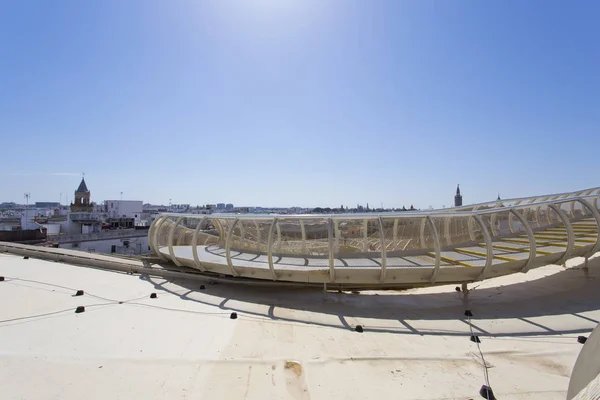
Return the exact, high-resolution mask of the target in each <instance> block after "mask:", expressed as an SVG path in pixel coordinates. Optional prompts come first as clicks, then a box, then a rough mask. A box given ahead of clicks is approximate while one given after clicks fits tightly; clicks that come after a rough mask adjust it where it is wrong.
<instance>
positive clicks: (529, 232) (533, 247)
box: [509, 208, 537, 273]
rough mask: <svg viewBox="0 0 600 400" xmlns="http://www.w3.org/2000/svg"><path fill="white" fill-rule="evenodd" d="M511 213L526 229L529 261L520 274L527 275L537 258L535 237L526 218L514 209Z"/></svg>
mask: <svg viewBox="0 0 600 400" xmlns="http://www.w3.org/2000/svg"><path fill="white" fill-rule="evenodd" d="M509 211H510V213H511V214H513V215H514V216H515V217H517V219H518V220H519V222H521V225H522V226H523V229H525V232H526V233H527V238H528V239H529V259H527V263H526V264H525V265H524V266H523V268H521V270H520V271H519V272H522V273H525V272H527V271H529V270H530V269H531V267H532V266H533V262H534V260H535V257H536V256H537V244H536V242H535V236H534V235H533V229H531V226H529V223H528V222H527V220H526V219H525V218H523V216H522V215H521V214H519V213H518V212H516V211H515V210H514V209H512V208H511V209H510V210H509Z"/></svg>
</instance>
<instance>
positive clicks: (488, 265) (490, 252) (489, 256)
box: [475, 215, 494, 280]
mask: <svg viewBox="0 0 600 400" xmlns="http://www.w3.org/2000/svg"><path fill="white" fill-rule="evenodd" d="M475 221H477V224H479V228H480V229H481V232H483V237H484V239H485V248H486V251H487V252H486V258H485V266H484V267H483V271H481V274H480V275H479V278H478V279H479V280H483V279H486V278H487V277H488V276H489V275H490V270H491V269H492V264H493V261H494V248H493V247H492V237H491V236H490V232H489V231H488V229H487V228H486V226H485V224H484V223H483V218H481V215H476V216H475Z"/></svg>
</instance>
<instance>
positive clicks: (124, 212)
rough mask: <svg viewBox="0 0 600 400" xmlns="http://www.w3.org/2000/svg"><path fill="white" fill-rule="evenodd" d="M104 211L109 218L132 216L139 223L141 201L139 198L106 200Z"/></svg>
mask: <svg viewBox="0 0 600 400" xmlns="http://www.w3.org/2000/svg"><path fill="white" fill-rule="evenodd" d="M105 207H106V213H107V215H108V217H109V218H134V219H135V224H136V225H140V224H141V219H142V208H143V202H142V201H141V200H140V201H138V200H106V202H105Z"/></svg>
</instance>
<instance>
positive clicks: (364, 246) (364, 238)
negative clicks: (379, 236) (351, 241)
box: [363, 218, 369, 251]
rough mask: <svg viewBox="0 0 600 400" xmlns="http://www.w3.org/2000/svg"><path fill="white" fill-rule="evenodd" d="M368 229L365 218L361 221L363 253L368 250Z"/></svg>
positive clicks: (367, 222) (367, 221)
mask: <svg viewBox="0 0 600 400" xmlns="http://www.w3.org/2000/svg"><path fill="white" fill-rule="evenodd" d="M368 229H369V220H368V219H366V218H365V220H364V221H363V251H367V249H368V248H369V245H368V240H369V233H368V232H367V230H368Z"/></svg>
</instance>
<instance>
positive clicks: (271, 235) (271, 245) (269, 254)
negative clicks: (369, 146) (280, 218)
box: [267, 218, 277, 281]
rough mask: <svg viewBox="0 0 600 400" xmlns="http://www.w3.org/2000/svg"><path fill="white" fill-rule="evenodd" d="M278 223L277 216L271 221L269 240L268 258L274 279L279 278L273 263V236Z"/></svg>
mask: <svg viewBox="0 0 600 400" xmlns="http://www.w3.org/2000/svg"><path fill="white" fill-rule="evenodd" d="M276 225H277V218H273V222H271V226H270V227H269V239H268V241H267V258H268V260H269V270H270V271H271V277H272V278H273V280H274V281H276V280H277V274H276V273H275V265H274V264H273V236H274V231H275V226H276Z"/></svg>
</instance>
